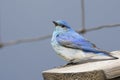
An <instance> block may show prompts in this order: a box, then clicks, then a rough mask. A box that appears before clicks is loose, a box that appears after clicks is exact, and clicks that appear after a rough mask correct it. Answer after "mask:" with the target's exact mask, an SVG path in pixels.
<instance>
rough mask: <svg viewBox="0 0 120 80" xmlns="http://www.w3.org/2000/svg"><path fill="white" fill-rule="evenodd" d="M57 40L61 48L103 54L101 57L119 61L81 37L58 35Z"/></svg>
mask: <svg viewBox="0 0 120 80" xmlns="http://www.w3.org/2000/svg"><path fill="white" fill-rule="evenodd" d="M56 39H57V41H58V43H59V44H60V45H61V46H64V47H67V48H72V49H80V50H82V51H84V52H93V53H95V54H99V53H101V55H106V56H110V57H113V58H115V59H117V58H116V57H114V56H112V55H110V53H109V52H107V51H104V50H101V49H99V48H97V47H96V46H95V45H94V44H93V43H91V42H90V41H88V40H86V39H84V38H83V37H82V36H80V35H75V34H61V35H58V36H57V37H56Z"/></svg>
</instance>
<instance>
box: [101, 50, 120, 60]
mask: <svg viewBox="0 0 120 80" xmlns="http://www.w3.org/2000/svg"><path fill="white" fill-rule="evenodd" d="M100 52H102V53H104V55H106V56H109V57H111V58H112V59H119V58H118V57H115V56H113V55H111V53H110V52H107V51H100Z"/></svg>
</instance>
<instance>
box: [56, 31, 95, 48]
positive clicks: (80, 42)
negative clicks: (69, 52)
mask: <svg viewBox="0 0 120 80" xmlns="http://www.w3.org/2000/svg"><path fill="white" fill-rule="evenodd" d="M56 39H57V41H58V43H59V44H60V45H62V46H64V47H68V48H74V49H82V47H85V46H86V47H91V48H92V47H95V45H94V44H93V43H91V42H89V41H88V40H86V39H84V38H83V37H82V36H80V35H79V34H77V33H68V34H60V35H58V36H57V37H56Z"/></svg>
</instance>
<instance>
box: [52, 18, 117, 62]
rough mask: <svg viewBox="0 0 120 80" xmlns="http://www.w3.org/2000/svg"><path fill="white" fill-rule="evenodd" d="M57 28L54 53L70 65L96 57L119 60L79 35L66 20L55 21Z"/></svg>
mask: <svg viewBox="0 0 120 80" xmlns="http://www.w3.org/2000/svg"><path fill="white" fill-rule="evenodd" d="M53 23H54V25H55V28H54V31H53V34H52V39H51V45H52V47H53V49H54V51H55V52H56V53H57V55H59V56H60V57H61V58H62V59H64V60H65V61H67V62H68V63H70V64H72V63H79V62H82V61H85V60H89V59H91V58H94V57H96V56H100V57H105V58H110V59H113V60H114V59H118V57H115V56H112V55H111V54H110V52H108V51H105V50H101V49H100V48H97V47H96V45H95V44H93V43H92V42H90V41H88V40H87V39H86V38H84V37H83V36H82V34H79V33H77V32H76V31H75V30H74V29H73V28H72V27H70V26H69V24H68V23H67V22H66V21H64V20H57V21H53Z"/></svg>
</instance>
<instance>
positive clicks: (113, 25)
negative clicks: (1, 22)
mask: <svg viewBox="0 0 120 80" xmlns="http://www.w3.org/2000/svg"><path fill="white" fill-rule="evenodd" d="M81 13H82V15H81V16H82V17H81V19H82V29H81V30H77V32H78V33H80V34H85V33H87V32H90V31H95V30H100V29H103V28H111V27H120V24H119V23H118V24H108V25H101V26H96V27H92V28H86V26H85V0H81ZM0 32H1V26H0ZM51 36H52V35H51V34H48V35H45V36H40V37H32V38H25V39H19V40H12V41H8V42H1V35H0V48H3V47H6V46H11V45H17V44H21V43H28V42H34V41H41V40H45V39H48V38H50V37H51Z"/></svg>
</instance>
